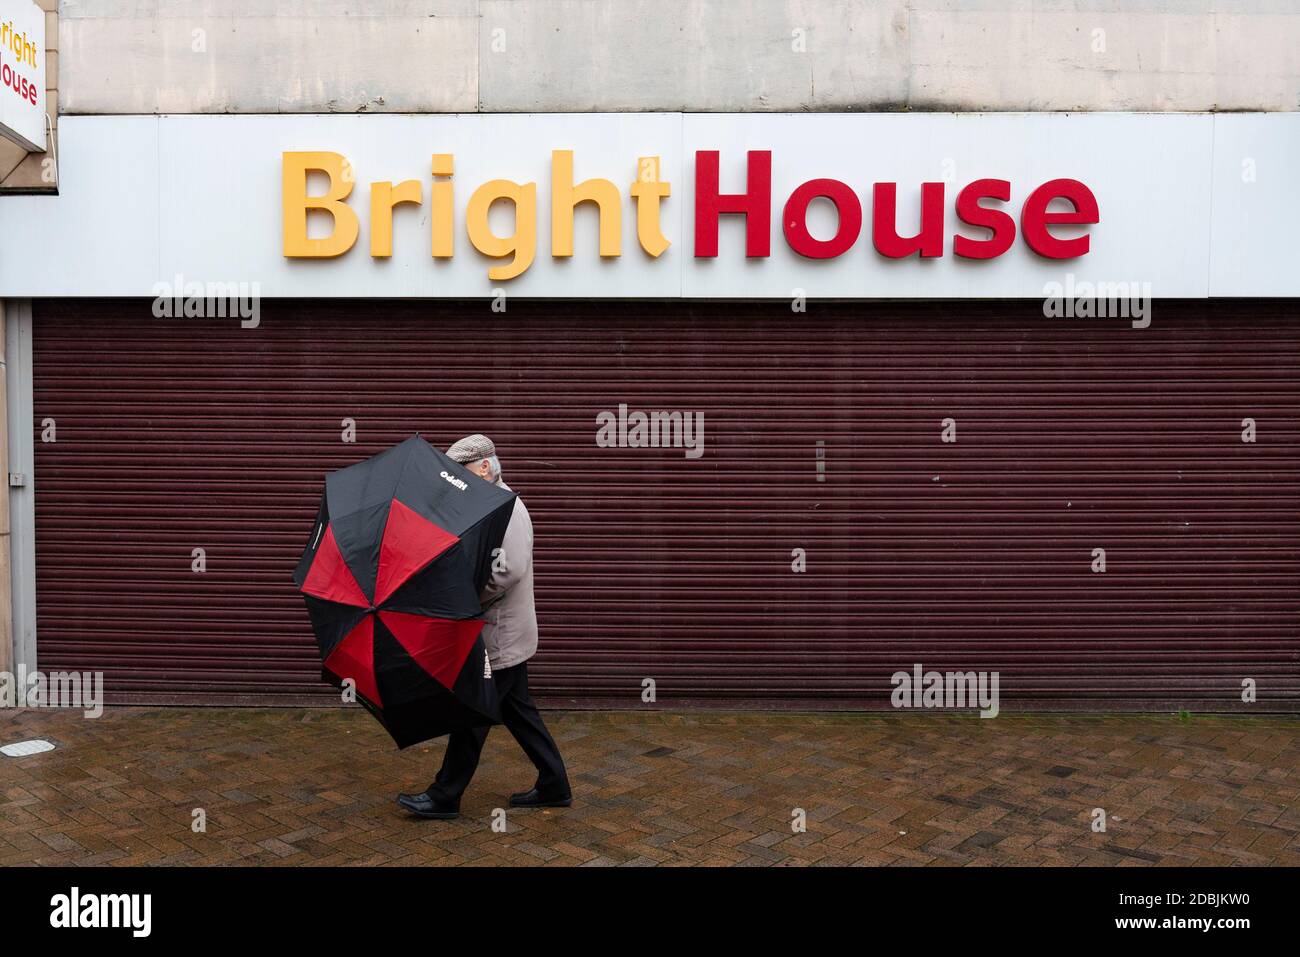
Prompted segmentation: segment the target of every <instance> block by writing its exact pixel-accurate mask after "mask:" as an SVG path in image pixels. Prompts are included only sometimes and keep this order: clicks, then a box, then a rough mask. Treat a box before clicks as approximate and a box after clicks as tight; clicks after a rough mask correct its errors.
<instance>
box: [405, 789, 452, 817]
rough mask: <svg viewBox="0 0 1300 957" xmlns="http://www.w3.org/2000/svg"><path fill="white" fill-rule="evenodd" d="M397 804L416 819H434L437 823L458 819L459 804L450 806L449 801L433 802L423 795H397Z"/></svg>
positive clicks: (426, 795)
mask: <svg viewBox="0 0 1300 957" xmlns="http://www.w3.org/2000/svg"><path fill="white" fill-rule="evenodd" d="M397 803H398V804H400V805H401V806H402V807H404V808H406V809H407V810H408V811H410V812H411V813H412V814H414V815H415V816H416V817H428V818H434V819H436V820H439V821H450V820H452V819H454V818H458V817H460V804H459V803H457V804H452V803H451V802H449V801H444V800H434V799H433V798H431V797H429V795H428V794H427V793H425V794H399V795H397Z"/></svg>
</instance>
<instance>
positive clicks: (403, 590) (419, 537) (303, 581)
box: [294, 436, 515, 748]
mask: <svg viewBox="0 0 1300 957" xmlns="http://www.w3.org/2000/svg"><path fill="white" fill-rule="evenodd" d="M514 505H515V493H514V492H510V491H507V490H506V489H503V488H501V487H500V486H498V485H494V484H492V483H491V482H486V481H484V480H483V479H481V478H479V477H478V476H477V475H474V474H472V473H471V472H469V471H468V470H467V469H466V468H465V467H464V466H462V465H458V464H457V463H455V462H453V461H452V460H451V459H449V458H447V457H446V456H445V455H443V454H442V453H441V452H439V451H438V450H437V449H435V448H434V447H433V446H431V445H430V444H429V443H428V442H426V441H424V439H422V438H420V437H419V436H413V437H411V438H409V439H407V440H406V441H405V442H402V443H401V444H400V445H396V446H394V447H393V448H391V449H389V450H388V451H386V452H381V453H380V454H379V455H376V456H375V457H374V458H371V459H367V460H366V461H364V462H360V463H358V464H356V465H352V466H349V467H348V468H344V469H340V470H338V471H337V472H334V473H332V474H330V475H329V476H327V477H326V479H325V495H324V497H323V498H322V499H321V506H320V514H319V515H318V516H317V519H316V527H315V529H314V530H313V531H312V536H311V540H310V542H309V544H308V546H307V550H306V551H305V552H304V553H303V556H302V560H301V561H300V562H299V563H298V569H297V571H296V572H295V573H294V581H295V582H296V583H297V584H298V587H299V588H300V589H301V590H302V593H303V597H304V598H305V599H306V600H307V611H308V613H309V614H310V615H311V623H312V629H313V630H314V631H315V633H316V643H317V644H318V645H319V646H320V654H321V661H322V662H323V669H322V674H323V677H324V678H325V679H326V680H327V681H330V682H331V683H333V684H335V685H338V686H342V684H343V682H344V681H345V680H348V679H351V681H352V682H353V683H354V685H355V688H356V692H357V698H358V700H360V701H361V703H362V704H363V705H365V706H366V707H367V708H368V709H369V710H370V712H371V713H372V714H374V716H375V717H376V718H378V719H379V721H380V723H381V724H383V726H384V727H385V728H386V729H387V730H388V733H389V734H391V735H392V736H393V740H394V741H396V742H397V746H398V747H399V748H405V747H409V746H410V745H412V744H416V743H418V742H420V741H427V740H428V739H429V738H435V737H437V736H439V735H442V734H447V733H449V732H451V731H455V730H457V729H460V728H466V727H474V726H477V725H486V724H494V723H497V722H499V721H500V713H499V710H498V706H497V699H496V690H495V686H494V685H493V684H492V680H491V670H490V668H489V666H488V663H487V651H486V649H485V648H484V646H483V639H482V638H481V637H480V636H479V632H480V631H482V630H483V621H482V619H481V617H479V616H480V612H481V609H480V606H479V600H478V596H479V593H480V592H481V591H482V590H483V586H484V585H485V584H486V583H487V580H488V577H489V576H490V574H491V570H492V560H493V554H492V553H493V550H494V549H497V548H499V547H500V545H501V540H502V538H503V537H504V536H505V531H506V525H507V524H509V522H510V514H511V512H512V511H513V509H514Z"/></svg>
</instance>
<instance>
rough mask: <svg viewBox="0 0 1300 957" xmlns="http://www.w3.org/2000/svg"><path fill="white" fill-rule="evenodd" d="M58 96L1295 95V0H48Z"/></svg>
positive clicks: (345, 104)
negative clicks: (55, 24)
mask: <svg viewBox="0 0 1300 957" xmlns="http://www.w3.org/2000/svg"><path fill="white" fill-rule="evenodd" d="M59 11H60V20H59V31H60V38H59V46H60V64H59V66H60V91H59V105H60V108H61V109H62V110H63V112H65V113H206V112H236V113H276V112H360V111H366V112H382V111H386V112H474V111H484V112H502V111H588V110H683V111H736V110H779V111H787V110H790V111H792V110H905V109H912V110H959V111H964V110H1261V109H1262V110H1297V109H1300V3H1297V2H1296V0H878V2H865V0H856V2H853V0H839V2H831V0H824V2H814V0H728V2H718V0H62V2H61V3H60V5H59Z"/></svg>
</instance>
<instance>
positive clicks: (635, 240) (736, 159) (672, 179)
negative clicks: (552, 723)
mask: <svg viewBox="0 0 1300 957" xmlns="http://www.w3.org/2000/svg"><path fill="white" fill-rule="evenodd" d="M60 147H61V155H60V165H61V177H60V187H61V195H59V196H57V197H55V196H16V197H8V198H6V199H5V200H4V201H3V202H0V226H3V225H5V224H7V223H9V222H17V221H21V222H22V224H23V230H24V236H25V241H24V242H23V243H18V244H11V245H10V246H9V247H6V250H5V255H4V256H3V257H0V295H5V296H149V297H152V296H156V295H162V294H164V293H160V292H159V291H158V290H159V289H160V288H163V289H165V290H167V292H166V293H165V294H167V295H180V294H181V290H182V289H184V288H185V287H186V286H188V285H189V284H193V283H199V284H236V285H240V284H242V288H256V289H257V290H258V292H259V294H260V295H262V296H265V297H306V298H360V297H402V298H407V297H490V296H494V295H497V294H498V291H499V290H501V291H505V292H506V293H507V294H509V295H518V296H531V297H574V298H586V297H594V298H671V297H685V298H774V299H784V298H792V297H796V296H800V295H803V296H806V297H808V298H810V299H818V298H924V299H941V298H1003V297H1006V298H1042V297H1044V296H1045V295H1056V296H1059V295H1061V290H1062V289H1064V290H1076V292H1075V293H1074V294H1076V295H1079V296H1085V295H1087V294H1086V293H1085V292H1083V291H1082V290H1083V289H1086V288H1088V287H1089V284H1092V285H1093V286H1095V287H1097V288H1098V289H1101V288H1105V287H1106V286H1111V287H1113V286H1114V285H1115V284H1127V285H1126V288H1141V289H1142V290H1143V291H1144V293H1147V294H1149V295H1151V296H1154V297H1175V298H1178V297H1205V296H1212V295H1271V296H1296V295H1300V270H1296V269H1294V268H1286V264H1287V262H1289V261H1290V257H1292V256H1293V253H1292V251H1291V250H1292V248H1293V243H1292V242H1291V240H1290V238H1289V233H1290V230H1291V229H1292V228H1293V227H1292V224H1294V223H1295V222H1296V221H1297V218H1300V191H1298V188H1297V186H1296V183H1297V180H1296V179H1295V178H1294V177H1291V176H1290V175H1289V172H1288V171H1289V170H1292V169H1294V168H1295V163H1296V160H1297V158H1300V115H1296V114H1255V115H1250V116H1227V117H1219V116H1213V115H1209V114H1191V115H1189V114H861V113H855V114H824V113H823V114H708V115H704V114H691V115H684V114H667V113H657V114H631V113H616V114H545V115H538V114H533V115H527V114H474V115H328V116H318V115H279V116H162V117H152V116H150V117H144V116H125V117H123V116H95V117H80V116H71V117H64V118H63V126H62V135H61V144H60ZM1246 160H1249V162H1245V161H1246ZM1252 211H1253V212H1252ZM1070 294H1071V293H1069V292H1068V291H1067V292H1066V295H1070Z"/></svg>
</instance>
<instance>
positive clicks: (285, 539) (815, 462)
mask: <svg viewBox="0 0 1300 957" xmlns="http://www.w3.org/2000/svg"><path fill="white" fill-rule="evenodd" d="M35 309H36V317H35V322H34V353H35V358H34V365H35V369H34V378H35V409H36V419H37V432H38V441H37V443H36V447H37V454H36V474H35V482H36V496H37V497H36V509H37V594H38V640H39V653H40V665H41V667H43V668H46V669H55V668H77V669H100V670H103V671H104V672H106V683H107V688H108V690H109V691H110V692H111V693H112V696H113V700H117V701H126V700H133V701H150V702H167V701H194V700H197V701H205V702H213V703H216V702H231V701H291V700H301V699H303V698H305V697H307V698H309V697H311V696H313V695H324V694H325V693H326V689H325V688H324V686H322V685H320V684H319V682H318V680H317V671H318V661H317V657H316V652H315V649H314V645H313V642H312V639H311V637H310V635H309V632H308V627H307V618H306V613H305V611H304V609H303V605H302V601H301V600H300V598H299V596H298V595H297V594H296V592H295V590H294V588H293V585H292V584H291V582H290V577H289V576H290V573H291V571H292V569H293V567H294V564H295V562H296V561H297V558H298V555H299V553H300V551H301V549H302V546H303V543H304V539H305V536H306V535H307V533H308V532H309V530H310V528H311V523H312V518H313V516H314V514H315V509H316V505H317V502H318V498H319V494H320V487H321V480H322V476H323V474H324V473H325V471H326V470H329V469H333V468H337V467H340V466H343V465H345V464H348V463H350V462H353V461H355V460H357V459H358V458H359V457H361V456H364V455H368V454H371V453H373V452H375V451H378V450H379V449H381V448H383V447H386V446H387V445H389V444H391V443H393V442H395V441H398V440H400V439H401V438H403V437H405V436H406V435H409V434H410V433H411V432H413V431H417V430H418V431H421V432H423V433H424V434H425V435H426V437H428V438H429V439H430V440H431V441H434V442H436V443H439V444H444V445H445V444H446V443H447V442H449V441H451V440H452V439H455V438H457V437H459V436H460V435H462V434H464V433H467V432H473V431H483V432H486V433H488V434H489V435H491V436H493V438H495V440H496V441H497V444H498V446H499V449H500V455H501V458H502V462H503V465H504V468H505V475H506V480H507V481H508V482H510V483H511V485H512V486H513V487H514V488H515V489H516V490H518V491H519V492H520V493H521V494H522V495H523V497H524V499H525V500H526V501H527V502H528V505H529V508H530V510H531V512H532V515H533V519H534V522H535V526H536V532H537V543H538V544H537V555H536V561H537V596H538V609H539V615H540V619H541V623H542V650H541V652H540V654H539V655H538V657H537V659H536V660H535V666H534V668H533V672H534V683H535V686H536V688H537V690H538V692H539V693H540V694H542V695H544V696H547V697H549V698H550V699H551V700H552V701H556V700H557V699H565V700H569V699H582V700H585V701H602V700H603V701H607V702H609V703H610V704H611V705H615V706H632V705H639V704H640V694H641V687H642V681H643V679H645V678H653V679H654V680H655V681H656V683H657V693H658V700H659V703H660V704H661V705H663V704H680V703H691V702H706V701H737V700H744V701H748V702H756V703H760V704H763V705H766V706H776V707H781V706H794V705H808V704H811V705H814V706H823V707H834V706H850V705H852V706H866V707H888V697H889V693H890V690H891V686H890V681H889V676H890V675H891V674H892V673H893V672H895V671H897V670H911V668H912V666H913V665H914V664H917V663H920V664H921V665H923V667H924V668H925V669H926V670H931V669H934V670H941V671H943V670H962V671H969V670H989V671H994V670H996V671H998V672H1000V675H1001V682H1000V690H1001V695H1002V701H1003V707H1007V708H1014V707H1048V708H1082V709H1091V708H1122V707H1136V708H1144V707H1150V708H1161V709H1166V708H1178V707H1187V708H1199V709H1206V708H1218V709H1232V708H1240V707H1242V705H1241V700H1240V698H1241V686H1242V681H1243V679H1245V678H1253V679H1254V680H1255V681H1256V682H1257V683H1258V689H1259V692H1258V693H1259V703H1258V704H1256V705H1254V706H1252V707H1254V708H1256V709H1259V710H1289V711H1294V710H1297V706H1298V705H1300V514H1298V510H1297V507H1296V506H1297V502H1298V501H1300V317H1298V316H1297V312H1296V309H1295V306H1294V304H1292V303H1287V302H1261V301H1249V302H1247V301H1241V302H1223V301H1216V302H1160V303H1157V304H1156V308H1155V321H1154V323H1153V325H1152V326H1151V328H1149V329H1146V330H1134V329H1131V328H1129V326H1128V324H1127V323H1126V322H1123V321H1119V320H1061V319H1057V320H1048V319H1044V318H1043V317H1042V315H1041V312H1040V308H1039V305H1038V304H1036V303H989V302H984V303H972V302H964V303H929V304H910V305H904V304H897V303H875V304H864V303H857V304H814V305H813V306H812V307H811V313H810V314H808V315H798V314H792V313H791V312H790V310H789V308H788V306H786V305H783V304H766V305H763V304H741V303H720V302H711V303H616V302H611V303H591V302H586V303H541V302H532V303H529V302H511V303H510V306H509V312H508V313H507V314H506V315H493V314H492V313H490V312H489V310H488V307H487V304H485V303H481V302H477V303H409V302H329V303H325V302H283V301H281V302H264V303H263V304H262V325H261V327H260V328H258V329H255V330H243V329H240V328H239V327H238V324H237V323H236V322H234V321H232V320H217V321H203V320H158V319H154V318H153V317H152V315H151V313H150V307H149V304H148V303H146V302H134V301H133V302H126V301H115V302H66V301H65V302H42V303H38V304H36V307H35ZM620 403H626V404H627V405H628V406H629V407H630V409H632V410H643V411H653V410H680V411H692V412H702V413H703V415H704V424H705V432H704V436H705V452H704V454H703V456H702V457H701V458H699V459H689V458H687V457H686V456H685V455H684V454H683V450H681V449H628V448H615V449H603V448H597V446H596V443H595V433H596V424H595V423H596V414H597V413H598V412H600V411H602V410H611V411H613V410H617V409H618V407H619V404H620ZM949 417H951V418H953V419H954V420H955V421H956V423H957V441H956V443H952V444H945V443H942V442H940V422H941V420H942V419H945V418H949ZM1246 417H1252V418H1254V419H1255V420H1256V421H1257V423H1258V441H1257V442H1255V443H1254V444H1247V443H1244V442H1243V441H1242V440H1241V431H1242V420H1243V419H1244V418H1246ZM46 418H51V419H54V420H55V422H56V427H57V441H56V442H53V443H43V442H41V441H39V433H40V431H41V429H40V422H41V420H43V419H46ZM346 418H351V419H354V420H355V422H356V429H357V442H356V444H345V443H344V442H342V441H341V433H342V431H343V424H342V422H343V420H344V419H346ZM819 443H821V445H820V448H821V450H822V451H821V452H820V453H819V452H818V448H819ZM195 548H202V549H204V550H205V552H206V561H207V570H206V572H204V573H201V574H199V573H195V572H194V571H192V570H191V561H192V559H191V555H192V550H193V549H195ZM798 548H802V549H804V550H805V553H806V560H807V570H806V571H805V572H802V573H798V572H795V571H793V570H792V561H793V558H792V551H793V550H794V549H798ZM1095 548H1104V549H1105V550H1106V559H1107V571H1106V572H1105V573H1104V574H1097V573H1094V572H1093V571H1092V570H1091V564H1092V561H1093V555H1092V553H1093V549H1095ZM320 700H323V699H320Z"/></svg>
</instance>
